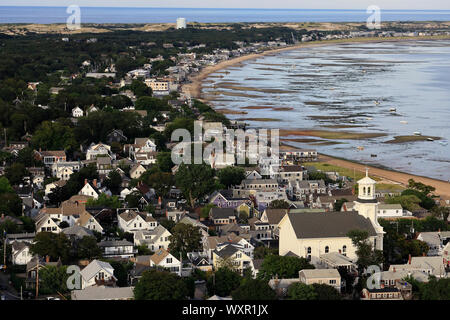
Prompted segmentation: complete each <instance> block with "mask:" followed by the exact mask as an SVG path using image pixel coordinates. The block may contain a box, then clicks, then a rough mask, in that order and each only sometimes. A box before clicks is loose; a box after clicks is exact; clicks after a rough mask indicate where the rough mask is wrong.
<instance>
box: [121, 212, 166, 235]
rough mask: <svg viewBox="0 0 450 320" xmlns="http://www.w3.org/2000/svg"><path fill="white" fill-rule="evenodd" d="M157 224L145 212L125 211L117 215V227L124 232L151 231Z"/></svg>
mask: <svg viewBox="0 0 450 320" xmlns="http://www.w3.org/2000/svg"><path fill="white" fill-rule="evenodd" d="M157 225H158V222H157V221H156V220H155V218H153V217H152V215H151V214H149V213H147V212H136V211H134V210H126V211H124V212H122V213H121V214H119V215H118V226H119V228H120V229H122V230H123V231H124V232H133V233H134V232H136V231H139V230H153V229H155V228H156V227H157Z"/></svg>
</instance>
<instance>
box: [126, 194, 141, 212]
mask: <svg viewBox="0 0 450 320" xmlns="http://www.w3.org/2000/svg"><path fill="white" fill-rule="evenodd" d="M141 198H142V194H141V193H140V192H139V191H133V192H132V193H130V194H129V195H127V196H126V197H125V202H126V203H127V207H128V208H137V207H139V200H140V199H141Z"/></svg>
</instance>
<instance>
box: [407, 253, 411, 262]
mask: <svg viewBox="0 0 450 320" xmlns="http://www.w3.org/2000/svg"><path fill="white" fill-rule="evenodd" d="M408 264H411V254H409V256H408Z"/></svg>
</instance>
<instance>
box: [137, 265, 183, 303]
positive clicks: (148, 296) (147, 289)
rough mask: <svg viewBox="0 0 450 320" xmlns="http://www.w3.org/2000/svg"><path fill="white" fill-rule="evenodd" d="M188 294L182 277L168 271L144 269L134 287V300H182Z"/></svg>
mask: <svg viewBox="0 0 450 320" xmlns="http://www.w3.org/2000/svg"><path fill="white" fill-rule="evenodd" d="M188 295H189V290H188V288H187V286H186V283H185V282H184V281H183V279H182V278H180V277H178V276H177V275H175V274H173V273H170V272H168V271H159V270H149V271H145V272H144V273H143V275H142V277H141V279H139V282H138V283H137V284H136V286H135V288H134V298H135V299H136V300H184V299H186V297H187V296H188Z"/></svg>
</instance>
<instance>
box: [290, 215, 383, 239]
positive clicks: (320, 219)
mask: <svg viewBox="0 0 450 320" xmlns="http://www.w3.org/2000/svg"><path fill="white" fill-rule="evenodd" d="M288 218H289V220H290V222H291V224H292V227H293V228H294V232H295V234H296V236H297V239H308V238H338V237H346V236H347V233H348V232H349V231H351V230H355V229H358V230H365V231H367V232H368V233H369V236H376V235H377V233H376V231H375V229H374V227H373V225H372V223H371V221H370V219H368V218H364V217H363V216H361V215H360V214H359V213H358V212H356V211H348V212H324V213H289V214H288Z"/></svg>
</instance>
